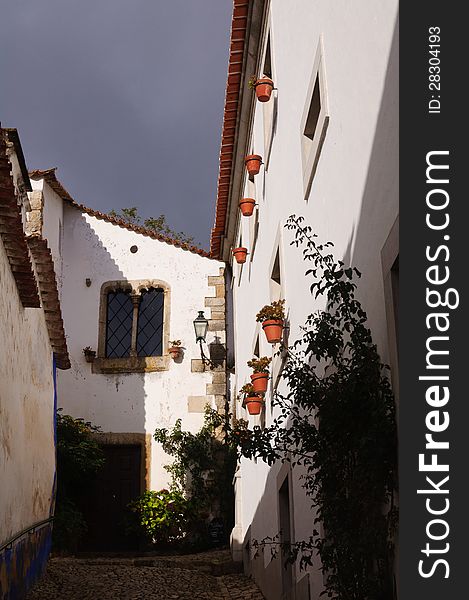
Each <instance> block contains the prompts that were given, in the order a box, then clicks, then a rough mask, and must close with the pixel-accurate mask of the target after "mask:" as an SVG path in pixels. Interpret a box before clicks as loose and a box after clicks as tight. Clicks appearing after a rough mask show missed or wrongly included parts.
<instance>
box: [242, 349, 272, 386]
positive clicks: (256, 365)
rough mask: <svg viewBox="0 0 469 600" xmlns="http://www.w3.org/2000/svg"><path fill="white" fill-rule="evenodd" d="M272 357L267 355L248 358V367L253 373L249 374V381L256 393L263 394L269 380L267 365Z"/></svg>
mask: <svg viewBox="0 0 469 600" xmlns="http://www.w3.org/2000/svg"><path fill="white" fill-rule="evenodd" d="M271 361H272V359H271V358H268V357H267V356H263V357H262V358H253V359H252V360H248V363H247V364H248V367H251V369H252V370H253V373H252V375H251V383H252V386H253V388H254V391H255V392H257V393H258V394H265V393H266V391H267V384H268V381H269V365H270V363H271Z"/></svg>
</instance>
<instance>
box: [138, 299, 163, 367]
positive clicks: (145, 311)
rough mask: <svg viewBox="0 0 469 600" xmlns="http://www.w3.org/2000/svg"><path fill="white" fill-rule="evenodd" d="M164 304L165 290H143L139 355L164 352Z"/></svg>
mask: <svg viewBox="0 0 469 600" xmlns="http://www.w3.org/2000/svg"><path fill="white" fill-rule="evenodd" d="M163 305H164V292H163V290H161V289H154V288H150V289H149V290H144V291H143V292H142V300H141V302H140V306H139V308H138V325H137V355H138V356H161V355H162V354H163Z"/></svg>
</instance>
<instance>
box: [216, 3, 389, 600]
mask: <svg viewBox="0 0 469 600" xmlns="http://www.w3.org/2000/svg"><path fill="white" fill-rule="evenodd" d="M397 13H398V3H397V2H396V1H395V0H387V1H385V2H380V3H376V2H372V1H371V0H366V1H363V2H358V3H357V2H355V3H350V2H346V1H345V0H339V1H337V2H332V3H331V2H329V1H328V0H318V1H317V2H310V1H309V0H298V1H297V2H284V1H282V0H270V1H263V0H253V1H252V2H247V1H245V2H243V1H242V0H235V2H234V14H233V24H232V34H231V48H230V60H229V72H228V84H227V92H226V103H225V117H224V128H223V134H222V147H221V155H220V174H219V182H218V199H217V208H216V217H215V226H214V228H213V230H212V238H211V244H212V246H211V249H212V253H213V256H215V257H219V258H220V259H223V260H225V261H227V262H228V263H229V265H230V268H229V271H230V273H231V280H230V285H231V289H232V294H233V315H234V317H233V339H234V348H233V351H234V357H235V362H236V371H235V375H234V377H233V379H232V389H231V392H232V393H231V396H232V398H234V399H235V400H234V401H233V411H234V413H235V414H236V416H237V417H243V418H245V419H248V421H249V426H250V427H252V426H253V425H260V426H262V425H263V423H266V424H267V425H268V424H270V423H271V422H272V419H273V418H274V416H275V412H274V411H273V410H272V406H271V397H272V392H273V388H274V387H275V386H276V385H277V383H278V375H279V373H280V370H281V360H280V358H279V357H277V358H275V357H274V359H273V363H272V368H271V371H272V375H273V376H272V379H271V382H270V385H271V387H270V390H269V391H268V393H267V395H266V402H265V408H264V410H263V414H262V415H261V416H249V415H248V413H247V411H246V410H245V408H244V407H243V406H242V403H241V400H239V399H236V398H237V395H238V392H239V390H240V388H241V387H242V386H243V385H244V384H245V383H247V382H249V374H250V373H251V370H250V369H249V367H248V366H247V364H246V362H247V361H248V360H250V359H251V358H252V357H253V356H272V355H273V353H274V352H275V350H276V348H275V347H272V346H271V345H270V344H268V343H267V341H266V339H265V336H264V334H263V331H262V329H261V327H260V324H259V323H257V322H256V313H257V312H258V311H259V309H260V308H261V307H262V306H264V305H266V304H269V303H270V302H271V301H272V300H277V299H279V298H284V299H285V300H286V311H287V315H288V321H289V327H290V331H289V339H290V340H295V339H297V338H298V337H299V332H300V330H299V327H300V326H301V325H302V324H304V321H305V317H306V316H307V315H308V314H310V313H311V312H313V310H314V309H319V308H321V307H322V306H323V305H322V304H321V303H320V301H314V300H313V299H312V297H311V295H310V291H309V285H310V283H311V282H310V281H309V280H308V279H307V278H305V277H304V273H305V271H306V269H307V265H305V263H304V262H303V260H302V258H301V253H300V251H299V250H298V249H296V248H295V247H292V246H290V241H291V234H290V233H289V232H288V231H287V230H286V229H285V228H284V225H285V222H286V220H287V218H288V217H289V215H291V214H296V215H297V216H299V215H301V216H304V217H305V222H306V224H308V225H310V226H311V227H312V228H313V230H314V232H315V233H317V234H318V236H319V239H320V240H321V241H324V242H325V241H332V242H333V243H334V254H335V256H336V257H337V258H338V259H342V260H343V261H344V262H345V264H346V265H347V266H348V265H352V266H355V267H357V268H358V269H359V270H360V271H361V272H362V277H361V280H360V286H359V289H358V296H359V299H360V300H361V302H362V303H363V305H364V308H365V309H366V311H367V313H368V317H369V324H370V326H371V329H372V332H373V337H374V340H375V342H376V343H377V345H378V349H379V352H380V355H381V357H382V360H383V361H384V362H386V363H388V364H390V365H391V367H392V378H393V382H394V383H395V382H396V376H397V346H396V326H397V313H396V303H395V298H396V294H397V283H398V179H397V173H398V154H397V153H398V78H397V77H398V73H397V68H398V55H397ZM253 75H254V76H256V77H262V76H264V75H267V76H269V77H270V78H271V79H272V80H273V82H274V88H275V89H274V90H273V93H272V97H271V99H270V100H269V101H268V102H264V103H261V102H258V101H256V98H255V94H254V93H253V92H252V91H251V90H250V89H249V87H248V80H249V79H250V78H251V77H252V76H253ZM252 154H257V155H260V156H261V157H262V161H263V164H262V166H261V169H260V173H259V174H258V175H255V176H254V177H249V176H248V174H247V172H246V169H245V166H244V157H245V156H246V155H252ZM244 197H247V198H254V199H255V201H256V207H255V210H254V214H253V215H252V216H251V217H243V216H241V213H240V210H239V207H238V202H239V200H240V199H241V198H244ZM238 247H245V248H247V251H248V255H247V261H246V263H244V264H243V265H240V264H237V263H236V261H235V260H234V259H233V257H232V249H233V248H238ZM279 385H282V384H281V383H280V384H279ZM395 391H396V395H397V389H395ZM300 475H301V471H299V470H297V469H294V470H292V469H291V468H290V467H289V466H288V465H287V464H284V465H274V466H273V467H269V466H268V465H267V464H266V463H264V462H263V461H261V460H258V461H250V460H246V459H243V460H242V461H241V463H240V466H239V469H238V472H237V475H236V479H235V492H236V525H235V528H234V530H233V534H232V542H233V553H234V556H235V557H236V558H238V559H240V558H243V559H244V563H245V569H246V571H247V572H251V573H252V575H253V577H254V578H255V580H256V581H257V582H258V584H259V585H260V587H261V589H262V591H263V593H264V595H265V597H266V598H267V599H268V600H277V599H280V598H296V599H297V600H303V599H314V600H316V599H318V598H319V594H320V593H321V591H322V590H323V583H324V582H323V576H322V573H321V570H320V568H319V566H318V565H317V564H316V565H315V567H313V568H311V569H309V570H308V571H307V572H305V571H300V569H299V567H298V564H296V565H294V566H293V567H292V568H290V567H288V568H284V567H283V566H282V561H281V560H279V559H277V560H273V559H272V557H271V555H270V552H268V551H267V552H265V553H260V554H259V555H258V556H257V557H254V556H253V553H252V551H251V548H250V542H251V540H262V539H263V538H265V537H266V536H271V537H272V536H275V535H276V534H277V533H278V532H279V531H280V530H283V534H284V535H285V533H286V532H287V533H286V539H290V540H292V541H300V540H302V539H307V538H309V536H310V535H311V533H312V528H313V518H314V515H313V514H312V512H311V508H310V500H309V499H307V498H306V496H305V493H304V490H303V489H302V485H301V481H300V479H299V476H300Z"/></svg>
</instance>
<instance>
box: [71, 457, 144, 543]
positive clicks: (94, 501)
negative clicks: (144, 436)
mask: <svg viewBox="0 0 469 600" xmlns="http://www.w3.org/2000/svg"><path fill="white" fill-rule="evenodd" d="M102 448H103V451H104V456H105V459H106V462H105V465H104V467H103V468H102V469H101V470H100V471H99V472H98V473H97V474H96V476H95V478H94V480H93V482H92V483H91V485H90V489H89V490H85V491H84V498H83V508H84V511H83V512H84V514H85V519H86V522H87V524H88V533H87V535H86V536H84V539H83V542H82V544H81V549H82V550H87V551H97V552H99V551H106V552H119V551H126V550H134V549H137V540H136V538H135V536H132V535H128V534H127V533H126V527H125V522H126V514H127V513H128V511H127V505H128V504H129V502H131V501H132V500H134V499H135V498H137V497H138V496H139V495H140V494H141V486H140V468H141V458H142V457H141V447H140V446H130V445H129V446H117V445H109V446H103V447H102Z"/></svg>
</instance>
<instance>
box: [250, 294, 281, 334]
mask: <svg viewBox="0 0 469 600" xmlns="http://www.w3.org/2000/svg"><path fill="white" fill-rule="evenodd" d="M284 304H285V300H275V301H274V302H271V303H270V304H267V305H266V306H264V307H263V308H261V310H260V311H259V312H258V313H257V315H256V320H257V321H258V322H259V323H262V329H263V330H264V333H265V336H266V338H267V341H268V342H269V344H278V343H279V342H281V341H282V333H283V325H284V321H285V309H284Z"/></svg>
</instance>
